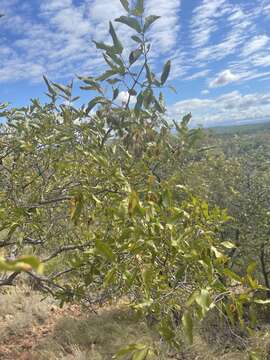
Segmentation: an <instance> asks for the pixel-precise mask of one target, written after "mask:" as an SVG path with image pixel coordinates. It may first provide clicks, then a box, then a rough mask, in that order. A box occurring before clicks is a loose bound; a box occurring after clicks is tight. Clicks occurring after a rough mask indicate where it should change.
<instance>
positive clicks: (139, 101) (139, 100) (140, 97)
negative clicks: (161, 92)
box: [134, 92, 143, 115]
mask: <svg viewBox="0 0 270 360" xmlns="http://www.w3.org/2000/svg"><path fill="white" fill-rule="evenodd" d="M142 104H143V94H142V93H141V92H140V93H139V95H138V96H137V102H136V105H135V108H134V109H135V112H136V113H137V115H138V113H139V111H140V110H141V108H142Z"/></svg>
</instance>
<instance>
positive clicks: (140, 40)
mask: <svg viewBox="0 0 270 360" xmlns="http://www.w3.org/2000/svg"><path fill="white" fill-rule="evenodd" d="M131 39H132V40H134V41H136V42H137V43H139V44H141V43H142V42H143V41H142V39H140V38H139V36H137V35H132V36H131Z"/></svg>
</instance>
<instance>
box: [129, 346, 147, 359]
mask: <svg viewBox="0 0 270 360" xmlns="http://www.w3.org/2000/svg"><path fill="white" fill-rule="evenodd" d="M148 353H149V349H147V348H146V349H142V350H137V351H135V353H134V354H133V356H132V360H145V359H146V358H147V356H148Z"/></svg>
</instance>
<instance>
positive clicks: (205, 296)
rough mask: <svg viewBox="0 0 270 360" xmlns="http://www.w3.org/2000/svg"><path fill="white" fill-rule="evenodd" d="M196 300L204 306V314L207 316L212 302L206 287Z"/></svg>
mask: <svg viewBox="0 0 270 360" xmlns="http://www.w3.org/2000/svg"><path fill="white" fill-rule="evenodd" d="M195 300H196V303H197V304H198V305H199V306H200V307H201V308H202V314H203V316H205V315H206V313H207V311H208V310H209V306H210V303H211V299H210V294H209V291H208V290H206V289H202V290H201V292H200V294H199V295H198V296H197V297H196V299H195Z"/></svg>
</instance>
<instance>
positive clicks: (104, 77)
mask: <svg viewBox="0 0 270 360" xmlns="http://www.w3.org/2000/svg"><path fill="white" fill-rule="evenodd" d="M116 74H118V71H117V70H107V71H105V73H103V74H102V75H101V76H99V77H98V78H97V80H98V81H104V80H107V79H108V78H109V77H111V76H113V75H116Z"/></svg>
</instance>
